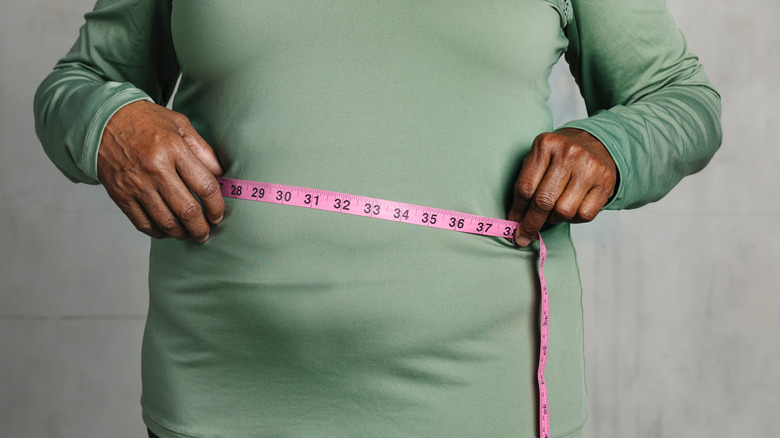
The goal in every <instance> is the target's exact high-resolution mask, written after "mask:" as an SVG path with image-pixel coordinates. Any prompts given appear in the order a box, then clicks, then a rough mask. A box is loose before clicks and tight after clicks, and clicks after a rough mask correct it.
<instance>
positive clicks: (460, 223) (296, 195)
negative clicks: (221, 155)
mask: <svg viewBox="0 0 780 438" xmlns="http://www.w3.org/2000/svg"><path fill="white" fill-rule="evenodd" d="M218 180H219V183H220V186H221V188H222V195H223V196H226V197H229V198H235V199H245V200H248V201H258V202H266V203H271V204H281V205H292V206H296V207H304V208H312V209H315V210H323V211H331V212H335V213H344V214H351V215H354V216H363V217H370V218H374V219H384V220H389V221H395V222H404V223H410V224H414V225H421V226H426V227H430V228H439V229H444V230H451V231H460V232H463V233H471V234H480V235H483V236H493V237H504V238H507V239H509V238H512V237H513V236H514V234H515V230H516V229H517V222H513V221H509V220H505V219H494V218H489V217H483V216H476V215H473V214H469V213H460V212H455V211H450V210H443V209H439V208H432V207H424V206H422V205H415V204H406V203H402V202H395V201H388V200H384V199H377V198H370V197H365V196H356V195H349V194H346V193H338V192H330V191H327V190H318V189H307V188H304V187H296V186H288V185H282V184H269V183H262V182H255V181H245V180H239V179H233V178H224V177H222V178H218Z"/></svg>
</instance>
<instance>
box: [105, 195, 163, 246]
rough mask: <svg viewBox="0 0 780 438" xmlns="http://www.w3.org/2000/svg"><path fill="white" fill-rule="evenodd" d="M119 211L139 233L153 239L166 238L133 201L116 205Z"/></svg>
mask: <svg viewBox="0 0 780 438" xmlns="http://www.w3.org/2000/svg"><path fill="white" fill-rule="evenodd" d="M117 205H118V206H119V209H120V210H122V212H123V213H124V214H125V216H127V218H128V219H130V222H131V223H132V224H133V226H134V227H135V228H136V229H137V230H138V231H140V232H142V233H144V234H146V235H147V236H150V237H153V238H155V239H163V238H166V237H168V235H167V234H165V233H164V232H163V231H162V230H161V229H160V228H159V227H158V226H157V225H156V224H155V223H154V221H153V220H152V218H151V217H150V216H149V214H148V213H147V212H146V210H145V209H144V208H143V207H141V205H140V204H138V202H136V201H135V200H129V201H124V202H122V203H121V204H119V203H117Z"/></svg>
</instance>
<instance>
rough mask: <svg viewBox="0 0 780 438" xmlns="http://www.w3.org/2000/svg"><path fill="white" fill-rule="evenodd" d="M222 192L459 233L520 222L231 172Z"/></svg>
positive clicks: (543, 356)
mask: <svg viewBox="0 0 780 438" xmlns="http://www.w3.org/2000/svg"><path fill="white" fill-rule="evenodd" d="M217 181H219V185H220V188H221V190H222V196H225V197H228V198H234V199H244V200H248V201H257V202H265V203H270V204H279V205H290V206H295V207H303V208H311V209H315V210H323V211H331V212H335V213H343V214H350V215H354V216H363V217H368V218H373V219H383V220H389V221H394V222H402V223H408V224H413V225H421V226H425V227H430V228H439V229H443V230H450V231H459V232H462V233H471V234H479V235H483V236H493V237H504V238H508V239H511V238H512V237H513V236H514V234H515V230H516V229H517V226H518V223H517V222H514V221H509V220H505V219H495V218H489V217H484V216H476V215H473V214H469V213H460V212H457V211H450V210H443V209H439V208H433V207H425V206H422V205H415V204H407V203H402V202H395V201H388V200H384V199H377V198H370V197H366V196H357V195H349V194H346V193H339V192H331V191H327V190H319V189H308V188H305V187H296V186H288V185H283V184H270V183H263V182H256V181H246V180H240V179H234V178H225V177H219V178H217ZM537 238H538V239H539V265H538V267H539V268H538V272H539V280H540V283H541V289H542V315H541V317H542V319H541V323H540V331H541V333H540V347H539V367H538V368H537V382H538V385H539V436H540V437H541V438H550V412H549V401H548V394H547V382H546V381H545V378H544V371H545V367H546V365H547V353H548V351H547V350H548V348H549V323H550V300H549V295H548V291H547V282H546V280H545V278H544V270H543V267H544V262H545V260H546V259H547V248H546V247H545V245H544V242H543V241H542V236H541V234H539V235H538V237H537Z"/></svg>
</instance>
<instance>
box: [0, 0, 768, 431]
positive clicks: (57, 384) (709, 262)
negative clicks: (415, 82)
mask: <svg viewBox="0 0 780 438" xmlns="http://www.w3.org/2000/svg"><path fill="white" fill-rule="evenodd" d="M669 3H670V5H669V6H670V8H671V9H672V11H673V13H674V15H675V17H676V18H677V20H678V24H679V26H680V27H681V28H682V29H683V31H684V32H685V33H686V35H687V37H688V40H689V43H690V45H691V47H692V48H693V49H694V51H695V52H697V53H698V54H699V55H700V58H701V60H702V63H703V64H704V65H705V68H706V70H707V72H708V74H709V76H710V78H711V79H712V81H713V83H714V84H715V86H716V87H717V88H718V89H719V90H720V92H721V94H722V96H723V104H724V111H723V125H724V132H725V137H724V144H723V146H722V148H721V150H720V152H719V153H718V155H717V156H716V157H715V159H714V160H713V161H712V163H711V164H710V165H709V167H708V168H707V169H705V170H704V171H703V172H701V173H700V174H698V175H695V176H693V177H691V178H688V179H686V180H684V181H683V182H682V183H681V184H680V185H679V186H678V187H677V188H676V189H675V191H673V192H672V194H670V195H669V196H667V197H666V198H664V199H663V200H662V201H660V202H658V203H656V204H653V205H650V206H647V207H645V208H642V209H640V210H636V211H623V212H605V213H602V214H601V215H600V216H599V218H598V219H597V220H596V221H595V222H593V223H591V224H588V225H578V226H575V227H574V235H575V239H576V243H577V245H578V251H579V260H580V263H581V270H582V280H583V283H584V287H585V297H584V302H585V312H586V314H585V318H586V343H587V347H586V349H587V351H586V357H587V374H588V389H589V403H590V405H589V406H590V415H589V419H588V423H587V434H586V435H587V436H588V437H589V438H595V437H599V438H610V437H636V438H645V437H667V436H685V437H690V438H698V437H713V436H715V437H736V436H751V437H767V438H768V437H776V436H778V433H779V432H778V431H777V427H776V426H775V424H774V423H776V417H777V412H780V367H779V366H777V363H778V361H780V342H778V341H777V338H778V335H780V297H779V296H778V292H780V285H778V280H780V276H779V275H778V271H780V235H779V234H778V232H777V229H776V227H775V224H777V222H778V215H780V195H778V193H777V188H778V183H777V180H776V176H775V175H776V174H777V172H776V169H778V168H780V149H778V145H777V143H776V142H775V139H774V138H773V137H771V136H770V133H771V130H772V128H776V127H777V126H778V124H779V123H778V122H780V115H778V111H777V107H778V102H780V87H778V86H777V85H776V81H777V78H778V77H780V56H778V47H780V34H778V33H777V32H776V31H775V22H774V21H775V17H777V16H778V14H780V4H778V3H777V2H774V1H772V0H743V1H741V2H740V4H739V6H738V7H735V6H733V5H732V3H731V2H712V1H704V0H685V1H684V0H670V1H669ZM91 4H92V0H59V1H57V2H51V1H43V0H32V1H27V2H4V4H3V13H2V15H0V59H1V60H2V61H0V229H1V230H2V232H1V233H0V248H2V251H0V435H2V436H8V437H20V438H26V437H35V438H38V437H82V436H84V437H109V436H110V437H115V438H124V437H127V438H131V437H141V436H144V435H143V434H144V429H143V425H142V422H141V419H140V407H139V403H138V400H139V397H140V377H139V370H140V344H141V334H142V330H143V324H144V315H145V312H146V304H147V299H146V272H147V268H146V255H147V251H148V241H147V239H146V238H144V237H143V236H141V235H140V234H138V233H137V232H136V231H135V230H134V228H133V227H132V226H131V225H130V223H129V222H128V221H127V219H125V218H124V216H122V214H121V213H120V212H119V210H118V209H117V208H116V207H115V206H114V205H113V204H112V203H111V201H110V200H109V199H108V197H107V196H106V195H105V193H104V192H103V190H102V189H101V188H100V187H90V186H85V185H75V184H70V183H69V182H68V181H67V180H66V179H65V178H64V177H63V176H62V175H60V174H59V172H57V170H56V169H55V168H54V167H53V166H52V165H51V164H50V163H49V161H48V159H47V158H46V157H45V155H44V153H43V151H42V149H41V147H40V145H39V144H38V141H37V139H36V138H35V133H34V131H33V117H32V96H33V93H34V91H35V88H36V87H37V85H38V83H39V82H40V81H41V80H42V79H43V77H44V76H45V75H46V74H47V73H48V71H49V70H50V69H51V67H52V66H53V64H54V62H55V61H56V60H57V59H58V58H60V57H61V56H62V55H64V53H65V52H66V51H67V49H68V48H69V47H70V45H71V44H72V43H73V41H74V39H75V37H76V32H77V29H78V26H79V25H80V24H81V22H82V15H83V13H84V12H85V11H87V10H88V9H90V8H91ZM558 67H559V68H556V70H555V72H554V74H553V76H552V78H551V82H552V84H553V86H554V88H555V92H554V95H553V98H552V99H551V101H550V105H551V107H552V108H553V111H554V112H555V115H556V120H557V122H558V123H562V122H564V121H566V120H568V119H571V118H575V117H581V116H583V114H584V109H583V108H584V106H583V104H582V103H581V101H580V99H579V95H578V92H577V90H576V88H575V87H574V85H573V83H572V81H571V79H570V78H569V76H568V72H567V70H566V68H565V66H561V65H559V66H558Z"/></svg>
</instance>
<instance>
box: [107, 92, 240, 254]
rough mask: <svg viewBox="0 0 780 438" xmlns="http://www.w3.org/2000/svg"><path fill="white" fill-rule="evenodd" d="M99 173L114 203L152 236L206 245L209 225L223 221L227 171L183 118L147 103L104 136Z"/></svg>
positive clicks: (129, 109) (123, 114)
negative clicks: (222, 187) (221, 179)
mask: <svg viewBox="0 0 780 438" xmlns="http://www.w3.org/2000/svg"><path fill="white" fill-rule="evenodd" d="M97 168H98V178H99V179H100V182H101V183H102V184H103V187H105V189H106V192H108V195H109V196H110V197H111V199H112V200H113V201H114V202H115V203H116V205H117V206H119V208H120V209H121V210H122V212H124V214H125V215H126V216H127V217H128V218H129V219H130V221H131V222H132V223H133V225H135V227H136V228H137V229H138V230H139V231H141V232H142V233H144V234H147V235H149V236H151V237H154V238H166V237H174V238H176V239H179V240H184V239H188V238H192V239H193V240H194V241H196V242H198V243H203V242H205V241H206V240H208V238H209V233H210V231H211V227H210V225H209V222H210V223H211V224H214V225H216V224H218V223H220V222H221V221H222V218H223V215H224V213H225V202H224V200H223V199H222V193H221V191H220V187H219V183H218V182H217V179H216V176H221V175H222V174H223V171H222V167H221V166H220V165H219V160H218V159H217V156H216V154H214V151H213V150H212V149H211V147H210V146H209V145H208V144H207V143H206V141H205V140H203V138H201V137H200V135H198V133H197V132H196V131H195V128H193V127H192V125H191V124H190V122H189V120H188V119H187V117H185V116H184V115H182V114H180V113H177V112H174V111H171V110H169V109H167V108H165V107H162V106H160V105H157V104H154V103H151V102H147V101H138V102H133V103H131V104H129V105H126V106H125V107H123V108H121V109H120V110H119V111H117V112H116V113H115V114H114V115H113V116H112V117H111V119H110V120H109V121H108V124H107V125H106V128H105V130H104V131H103V136H102V138H101V140H100V148H99V149H98V162H97ZM190 190H191V191H192V192H190ZM192 193H194V194H195V195H196V196H197V197H198V198H199V199H200V201H201V202H202V203H203V208H201V206H200V204H199V203H198V200H197V199H196V198H195V196H193V194H192ZM203 210H205V212H204V211H203Z"/></svg>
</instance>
